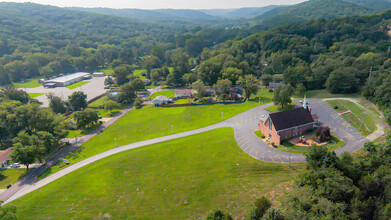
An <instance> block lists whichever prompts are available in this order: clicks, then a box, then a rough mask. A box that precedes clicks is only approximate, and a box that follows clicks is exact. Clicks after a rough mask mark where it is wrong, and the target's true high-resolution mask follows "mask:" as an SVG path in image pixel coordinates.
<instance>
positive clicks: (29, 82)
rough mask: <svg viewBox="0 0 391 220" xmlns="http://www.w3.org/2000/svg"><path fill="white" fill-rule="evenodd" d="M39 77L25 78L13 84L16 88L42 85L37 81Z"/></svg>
mask: <svg viewBox="0 0 391 220" xmlns="http://www.w3.org/2000/svg"><path fill="white" fill-rule="evenodd" d="M38 79H39V78H33V79H27V80H25V81H24V82H19V83H14V84H13V85H14V86H15V87H17V88H35V87H39V86H42V84H41V83H39V82H38Z"/></svg>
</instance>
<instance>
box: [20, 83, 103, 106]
mask: <svg viewBox="0 0 391 220" xmlns="http://www.w3.org/2000/svg"><path fill="white" fill-rule="evenodd" d="M105 79H106V77H94V78H92V79H90V80H87V81H89V83H87V84H85V85H82V86H80V87H78V88H76V89H68V88H66V87H57V88H44V87H43V86H40V87H35V88H23V89H22V90H25V91H26V92H27V93H44V94H48V93H54V94H55V95H56V96H59V97H61V98H62V99H63V100H67V99H68V96H70V95H71V94H72V93H73V92H76V91H83V92H84V93H85V94H86V95H87V100H88V101H89V100H91V99H93V98H95V97H97V96H100V95H102V94H103V93H105V92H106V91H107V89H105V88H104V87H105V85H104V81H105ZM36 99H38V101H40V102H42V103H43V104H42V105H43V106H45V107H47V106H49V100H48V99H47V97H46V95H41V96H38V97H36Z"/></svg>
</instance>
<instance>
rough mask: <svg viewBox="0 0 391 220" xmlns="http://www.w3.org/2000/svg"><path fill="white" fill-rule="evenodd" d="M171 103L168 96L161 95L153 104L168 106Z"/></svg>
mask: <svg viewBox="0 0 391 220" xmlns="http://www.w3.org/2000/svg"><path fill="white" fill-rule="evenodd" d="M168 101H169V98H167V97H166V96H164V95H160V96H157V97H156V98H154V99H153V100H152V104H153V105H155V106H157V105H164V104H167V103H168Z"/></svg>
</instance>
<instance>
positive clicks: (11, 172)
mask: <svg viewBox="0 0 391 220" xmlns="http://www.w3.org/2000/svg"><path fill="white" fill-rule="evenodd" d="M0 173H1V174H3V175H4V176H5V177H4V179H1V180H0V189H5V188H7V186H8V185H9V184H11V185H12V184H14V183H16V182H17V181H18V179H19V178H21V177H23V176H24V175H25V174H26V169H6V170H3V171H0Z"/></svg>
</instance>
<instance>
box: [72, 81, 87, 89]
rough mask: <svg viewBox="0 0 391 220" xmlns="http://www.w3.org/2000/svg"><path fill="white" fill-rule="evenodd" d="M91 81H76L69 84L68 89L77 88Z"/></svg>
mask: <svg viewBox="0 0 391 220" xmlns="http://www.w3.org/2000/svg"><path fill="white" fill-rule="evenodd" d="M89 82H90V81H80V82H77V83H74V84H71V85H69V86H67V88H68V89H76V88H79V87H80V86H82V85H85V84H87V83H89Z"/></svg>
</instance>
